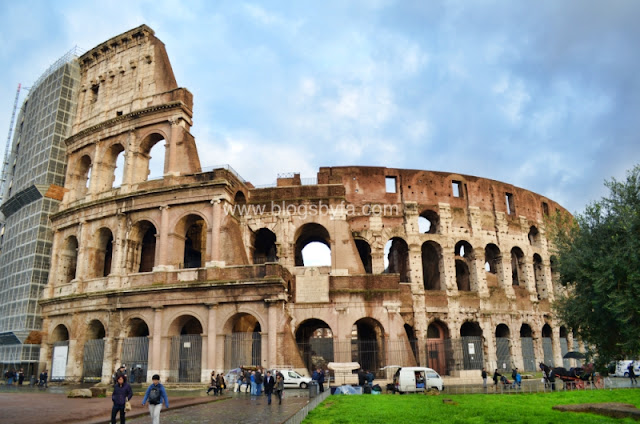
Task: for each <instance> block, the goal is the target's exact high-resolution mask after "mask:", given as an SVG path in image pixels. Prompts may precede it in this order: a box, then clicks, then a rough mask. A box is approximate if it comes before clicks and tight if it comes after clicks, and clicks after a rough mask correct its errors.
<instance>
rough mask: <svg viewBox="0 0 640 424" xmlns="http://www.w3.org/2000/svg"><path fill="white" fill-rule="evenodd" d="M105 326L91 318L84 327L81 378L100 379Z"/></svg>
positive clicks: (88, 380) (88, 379)
mask: <svg viewBox="0 0 640 424" xmlns="http://www.w3.org/2000/svg"><path fill="white" fill-rule="evenodd" d="M105 333H106V331H105V328H104V325H103V324H102V322H101V321H100V320H98V319H93V320H91V321H90V322H89V323H88V324H87V327H86V329H85V338H86V340H85V343H84V349H83V355H82V380H83V381H84V382H92V381H94V382H95V381H100V379H101V377H102V368H103V365H104V337H105Z"/></svg>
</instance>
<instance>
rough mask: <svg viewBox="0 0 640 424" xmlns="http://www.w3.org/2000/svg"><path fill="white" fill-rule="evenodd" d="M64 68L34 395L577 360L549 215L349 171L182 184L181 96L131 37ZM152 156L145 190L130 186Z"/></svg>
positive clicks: (528, 206) (529, 204)
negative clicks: (134, 377)
mask: <svg viewBox="0 0 640 424" xmlns="http://www.w3.org/2000/svg"><path fill="white" fill-rule="evenodd" d="M79 61H80V70H81V82H80V83H81V88H80V90H79V98H78V99H77V100H78V108H77V113H76V118H75V121H74V125H73V132H72V135H71V137H70V138H68V139H67V141H66V145H67V157H68V163H67V171H66V183H65V187H64V188H65V195H64V198H63V200H62V202H61V204H60V208H59V210H58V211H57V212H55V213H54V214H53V215H52V217H51V221H52V225H53V230H54V238H53V240H54V241H53V257H52V268H51V272H50V276H49V284H48V286H47V289H46V290H45V293H44V295H43V297H42V300H41V302H40V304H41V307H42V314H43V326H44V328H43V331H44V334H45V335H44V341H43V347H42V349H41V357H40V360H41V364H42V365H44V366H47V367H48V368H49V369H51V367H52V366H53V368H54V370H53V375H52V377H53V378H54V379H55V378H65V379H73V380H81V379H82V380H88V381H90V380H103V381H108V380H109V378H110V376H111V374H112V373H113V372H114V369H115V368H116V367H117V366H118V365H119V364H121V363H125V364H126V365H127V367H128V368H129V369H132V368H133V369H136V370H137V369H138V368H140V370H139V371H138V378H140V379H142V380H150V376H151V375H152V374H155V373H158V374H160V375H161V376H162V378H163V380H165V381H170V382H204V381H208V376H209V374H210V373H211V371H212V370H216V371H221V370H225V371H226V370H229V369H231V368H235V367H238V366H241V365H261V366H264V367H278V368H279V367H292V368H297V369H300V370H304V369H310V368H311V367H315V366H324V365H326V363H327V362H331V361H337V362H349V361H355V362H359V363H360V364H361V365H362V366H363V367H364V368H366V369H370V370H373V371H374V372H379V370H380V368H382V367H384V366H386V365H404V366H408V365H425V366H430V367H432V368H435V369H436V370H438V371H439V372H440V373H442V374H444V375H449V376H463V377H464V376H465V375H469V376H476V377H477V376H479V372H478V371H477V370H478V369H480V368H482V367H487V369H491V370H493V368H499V369H510V368H511V367H514V366H517V367H519V368H520V369H525V370H532V369H535V368H536V366H537V363H538V362H541V361H544V362H546V363H548V364H551V363H555V364H557V365H560V364H561V363H562V355H563V353H564V352H566V351H567V350H573V349H578V348H579V346H578V345H577V342H574V340H573V337H572V334H571V333H570V332H568V331H567V329H565V328H563V327H561V326H560V325H559V324H558V323H557V321H556V320H555V318H554V315H553V313H552V311H551V307H550V304H551V302H552V300H553V298H554V294H555V293H556V287H554V284H553V273H554V270H553V266H554V265H553V256H552V255H551V247H550V246H549V241H548V240H547V238H546V237H545V232H544V227H543V221H544V218H545V215H548V214H550V213H554V212H556V211H558V210H560V211H564V209H563V208H562V207H560V206H559V205H558V204H557V203H555V202H554V201H553V200H551V199H548V198H545V197H543V196H540V195H538V194H535V193H532V192H530V191H527V190H525V189H522V188H518V187H515V186H513V185H510V184H508V183H503V182H499V181H494V180H489V179H485V178H479V177H474V176H469V175H462V174H456V173H447V172H432V171H420V170H405V169H391V168H379V167H357V166H349V167H327V168H320V169H319V171H318V173H317V178H314V179H312V180H311V179H310V180H306V179H301V178H300V175H299V174H291V175H282V176H279V178H278V179H277V184H273V185H272V186H269V187H262V188H257V187H254V186H253V185H252V184H251V183H249V182H247V181H245V180H243V179H242V177H240V176H239V175H238V173H237V172H235V171H234V170H233V168H231V167H229V166H222V167H215V168H214V169H202V168H201V165H200V161H199V159H198V151H197V149H196V143H195V140H194V138H193V136H192V135H191V134H190V128H191V125H192V94H191V93H190V92H189V91H188V90H187V89H185V88H180V87H178V85H177V83H176V80H175V77H174V74H173V71H172V69H171V64H170V62H169V59H168V56H167V53H166V50H165V48H164V45H163V43H162V42H161V41H160V40H158V39H157V38H156V37H155V35H154V32H153V31H152V30H151V29H150V28H149V27H147V26H144V25H143V26H141V27H138V28H136V29H133V30H131V31H128V32H126V33H123V34H121V35H118V36H116V37H114V38H112V39H110V40H108V41H106V42H104V43H103V44H101V45H99V46H97V47H95V48H94V49H92V50H90V51H88V52H87V53H85V54H84V55H83V56H81V57H80V58H79ZM152 148H153V152H151V150H152ZM152 153H153V154H152ZM158 154H160V155H163V157H164V174H163V177H162V178H158V179H150V178H149V162H150V158H151V157H152V156H153V155H155V157H158V156H157V155H158ZM122 158H123V159H124V160H123V163H124V166H123V167H117V166H116V164H117V163H118V160H119V159H122ZM120 163H122V162H120ZM267 166H269V165H267ZM277 167H278V165H277V164H273V168H274V169H276V168H277ZM119 173H120V174H119ZM118 175H119V176H118ZM310 246H312V247H314V248H315V251H316V252H319V253H316V254H309V253H307V251H306V250H305V249H307V248H309V247H310ZM318 247H319V248H318ZM305 262H306V263H305Z"/></svg>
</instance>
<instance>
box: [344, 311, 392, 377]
mask: <svg viewBox="0 0 640 424" xmlns="http://www.w3.org/2000/svg"><path fill="white" fill-rule="evenodd" d="M384 347H385V340H384V328H383V327H382V325H381V324H380V323H379V322H378V321H376V320H375V319H373V318H361V319H359V320H358V321H356V323H355V324H353V327H352V329H351V362H357V363H359V364H360V367H361V368H362V369H364V370H365V371H370V372H372V373H374V374H378V372H379V370H380V368H382V367H383V366H384V363H383V361H384V358H385V351H384Z"/></svg>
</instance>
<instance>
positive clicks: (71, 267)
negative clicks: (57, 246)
mask: <svg viewBox="0 0 640 424" xmlns="http://www.w3.org/2000/svg"><path fill="white" fill-rule="evenodd" d="M59 261H60V263H59V267H58V272H57V273H56V277H57V281H58V283H62V284H66V283H69V282H71V281H72V280H75V278H76V271H77V268H78V239H77V238H76V236H74V235H71V236H69V237H67V238H66V239H65V240H64V243H63V245H62V249H61V251H60V256H59Z"/></svg>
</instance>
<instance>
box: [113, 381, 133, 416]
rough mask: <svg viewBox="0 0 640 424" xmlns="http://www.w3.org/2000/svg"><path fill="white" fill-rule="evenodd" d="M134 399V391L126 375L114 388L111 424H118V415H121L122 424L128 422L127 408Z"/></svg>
mask: <svg viewBox="0 0 640 424" xmlns="http://www.w3.org/2000/svg"><path fill="white" fill-rule="evenodd" d="M132 397H133V390H131V386H130V385H129V383H127V379H126V377H125V376H124V375H121V376H119V377H118V379H117V380H116V384H115V385H114V386H113V394H112V395H111V401H112V402H113V407H112V408H111V424H116V415H118V412H119V413H120V424H124V423H125V422H126V418H125V406H126V404H127V402H128V401H130V400H131V398H132Z"/></svg>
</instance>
